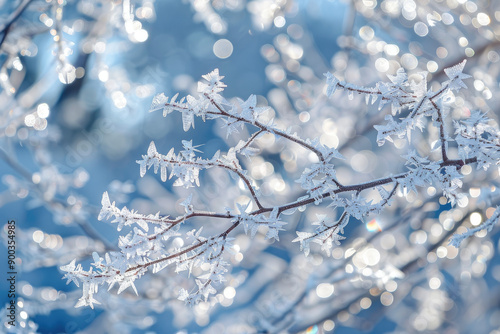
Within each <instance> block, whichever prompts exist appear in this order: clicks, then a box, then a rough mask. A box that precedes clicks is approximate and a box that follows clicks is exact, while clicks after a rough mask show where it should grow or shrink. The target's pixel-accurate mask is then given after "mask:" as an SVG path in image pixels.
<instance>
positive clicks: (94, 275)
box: [61, 61, 500, 307]
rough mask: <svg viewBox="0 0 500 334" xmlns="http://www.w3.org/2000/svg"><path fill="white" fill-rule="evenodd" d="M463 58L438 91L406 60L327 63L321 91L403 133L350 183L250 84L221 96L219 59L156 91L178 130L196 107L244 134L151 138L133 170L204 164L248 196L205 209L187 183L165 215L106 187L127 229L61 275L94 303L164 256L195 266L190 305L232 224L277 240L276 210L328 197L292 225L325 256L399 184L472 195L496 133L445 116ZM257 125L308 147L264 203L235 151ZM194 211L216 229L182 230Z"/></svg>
mask: <svg viewBox="0 0 500 334" xmlns="http://www.w3.org/2000/svg"><path fill="white" fill-rule="evenodd" d="M464 66H465V61H463V62H461V63H459V64H457V65H455V66H453V67H451V68H448V69H445V74H446V75H447V77H448V80H447V81H445V82H442V83H441V84H440V86H439V88H438V89H436V90H432V89H429V88H428V87H427V81H426V78H427V73H423V72H422V73H417V74H416V75H415V76H414V77H416V78H417V79H418V80H409V78H408V76H407V74H406V73H405V72H404V70H403V69H399V70H398V71H397V74H396V75H395V76H389V79H390V82H379V83H377V84H376V86H375V87H361V86H357V85H354V84H351V83H347V82H344V81H340V80H338V79H337V78H336V77H335V76H333V75H332V74H331V73H326V74H325V76H326V84H327V87H326V94H327V96H328V97H330V96H331V95H332V94H334V92H335V91H336V90H345V91H347V92H348V94H349V95H350V97H351V96H352V95H353V94H362V95H364V96H366V102H367V103H372V104H373V103H377V102H378V105H379V109H380V110H382V109H383V108H384V107H385V106H386V105H390V107H391V113H390V114H388V115H387V116H385V122H384V123H383V124H379V125H375V129H376V131H377V136H376V142H377V143H378V145H379V146H382V145H386V144H387V142H394V141H395V140H396V139H398V140H401V139H403V140H406V141H407V145H406V147H407V152H406V153H405V154H403V155H402V156H401V158H400V160H399V161H395V163H399V165H400V172H399V173H398V174H390V175H386V176H384V177H382V178H377V179H373V180H371V181H367V182H361V183H355V184H345V183H344V182H343V180H342V178H341V177H338V175H337V174H338V173H337V168H336V166H338V164H341V163H342V160H343V159H344V158H343V156H342V155H341V154H340V153H339V152H338V151H337V150H336V149H335V148H332V147H328V146H326V145H324V144H322V143H321V142H320V140H319V139H318V138H312V139H309V138H307V139H305V138H301V137H300V136H299V135H298V134H297V133H295V132H292V130H291V129H282V128H280V127H279V126H278V125H277V123H278V122H277V121H275V120H274V119H269V118H267V117H266V112H267V111H268V110H267V109H268V108H266V107H262V106H258V104H257V98H256V96H255V95H250V97H248V99H246V100H240V99H236V100H231V101H229V100H227V99H226V98H224V96H223V95H222V92H223V91H224V88H225V87H226V84H224V83H223V81H222V79H223V78H224V77H223V76H221V75H220V74H219V71H218V70H217V69H216V70H214V71H212V72H211V73H209V74H207V75H204V76H203V79H204V80H203V81H201V82H199V83H198V93H199V94H198V96H191V95H189V96H187V97H185V98H181V99H180V100H179V99H178V95H175V96H173V97H171V98H168V97H166V96H165V95H164V94H159V95H157V96H156V97H155V98H154V99H153V103H152V106H151V109H150V111H157V110H162V111H163V115H164V116H167V115H168V114H170V113H172V112H174V111H177V112H180V113H181V114H182V125H183V128H184V131H188V130H189V129H190V128H191V127H193V128H194V125H195V117H200V118H202V119H203V121H206V120H216V119H219V121H220V123H221V124H222V126H223V128H225V130H226V133H227V135H228V136H229V135H233V134H238V135H239V136H240V138H241V137H244V139H240V140H239V142H238V143H237V144H236V145H235V146H234V147H230V148H229V149H228V150H227V151H226V152H220V151H217V152H215V154H213V155H211V157H204V156H202V152H201V151H200V149H199V145H196V144H202V143H193V142H192V141H182V147H183V148H182V150H180V151H178V152H175V150H174V149H173V148H172V149H171V150H170V151H169V152H168V153H167V154H162V153H159V152H158V151H157V148H156V146H155V144H154V143H153V142H151V144H150V145H149V148H148V149H147V152H146V154H145V155H143V156H142V159H141V160H138V161H137V163H138V164H139V166H140V167H139V169H140V175H141V176H144V175H145V174H146V173H147V171H148V170H149V169H152V170H153V171H154V173H155V174H156V173H159V174H160V177H161V180H162V181H163V182H167V180H170V179H174V181H173V182H174V183H173V185H174V186H181V187H184V188H192V187H200V186H201V185H200V183H201V182H200V177H201V174H203V171H204V170H206V169H213V168H216V169H223V170H226V171H227V172H228V173H230V174H231V175H232V176H233V177H234V178H235V179H237V180H238V182H239V184H240V185H241V187H240V188H241V189H242V191H243V192H245V193H246V194H247V195H248V196H249V198H250V199H251V201H250V202H248V203H247V204H245V205H237V207H236V208H224V210H222V211H220V212H208V211H203V210H198V209H197V208H196V206H195V204H193V203H194V202H193V198H192V194H191V195H190V196H189V197H187V198H185V199H183V201H182V203H181V205H182V207H183V208H184V213H183V214H182V215H179V216H177V217H169V216H160V214H158V213H157V214H140V213H138V212H135V211H134V210H130V209H128V208H126V207H123V208H121V209H120V208H118V207H116V205H115V202H112V201H111V200H110V198H109V196H108V193H104V195H103V197H102V209H101V213H100V215H99V220H110V221H111V223H116V224H117V229H118V230H119V231H121V230H122V229H126V230H127V231H128V232H127V234H126V235H124V236H122V237H120V240H119V251H111V252H108V253H106V254H104V255H103V257H101V256H99V255H98V254H97V253H94V255H93V258H94V261H93V263H92V264H91V267H90V269H88V270H84V269H83V268H82V266H81V265H79V264H78V265H77V264H75V261H73V262H71V263H70V264H68V265H66V266H64V267H62V268H61V269H62V270H63V271H65V272H66V275H65V276H64V277H65V278H66V279H68V282H71V281H73V282H74V283H75V284H77V285H80V284H81V286H82V287H83V296H82V297H81V299H80V300H79V302H78V303H77V305H76V307H78V306H90V307H93V305H94V304H97V303H99V302H98V301H97V300H96V299H95V298H94V294H95V293H96V292H97V290H98V288H99V287H100V286H101V285H107V286H108V287H109V289H111V287H113V285H115V284H118V286H119V288H118V293H120V292H122V291H123V290H125V289H126V288H127V287H131V288H132V289H134V291H135V292H136V293H137V290H136V288H135V286H134V282H135V281H136V280H137V279H139V278H140V277H141V276H143V275H145V274H147V273H148V272H149V271H151V272H152V273H153V274H154V273H157V272H158V271H160V270H163V269H164V268H166V267H173V268H174V270H175V271H176V272H182V271H187V273H188V275H194V276H195V277H194V283H195V284H191V288H182V289H181V290H180V291H179V295H178V298H179V299H180V300H183V301H185V302H186V303H187V304H197V303H199V302H200V301H206V300H207V299H208V298H209V296H210V295H212V294H214V293H216V291H217V288H218V284H219V283H221V282H224V274H225V273H226V272H227V271H228V270H229V261H228V257H229V255H228V253H230V252H232V251H233V249H234V247H233V244H232V237H231V233H232V232H233V231H234V230H235V229H238V228H241V227H240V225H241V226H242V227H243V229H244V231H245V233H247V234H248V235H250V236H251V237H252V238H253V237H254V236H255V235H256V234H257V233H263V235H264V236H265V238H266V239H271V240H272V241H279V234H280V231H283V230H285V228H286V224H287V223H286V222H285V220H284V218H283V215H284V214H285V215H291V214H293V213H294V212H295V210H297V209H300V211H304V209H305V208H306V207H308V206H309V207H312V206H322V207H326V208H327V210H328V212H329V214H326V215H317V219H316V220H315V221H314V222H311V223H310V225H311V226H310V227H307V226H306V227H305V230H301V231H297V232H296V234H297V237H296V238H295V239H294V240H293V241H294V242H298V244H299V246H300V249H301V250H303V251H304V253H305V255H308V254H309V253H310V252H311V247H313V246H314V245H315V244H318V245H319V248H320V249H321V251H323V252H324V253H325V254H327V255H328V256H330V255H331V254H332V250H333V249H334V248H335V246H336V245H339V244H340V243H341V241H342V240H343V239H345V236H344V235H343V234H344V230H345V228H346V227H347V225H348V223H349V222H350V221H353V220H356V221H360V222H362V223H365V222H366V220H367V218H369V217H370V219H371V218H373V217H377V215H378V214H380V213H381V212H382V210H384V208H385V207H386V206H389V205H391V203H393V202H394V201H395V200H397V199H396V197H398V196H397V195H398V194H399V195H400V196H403V197H404V196H411V195H412V194H416V193H417V192H418V191H421V188H422V187H429V186H433V187H435V188H436V189H439V190H440V191H441V193H442V194H443V196H445V197H446V198H447V199H448V201H449V202H450V203H451V205H452V206H454V205H460V204H461V203H463V202H464V201H467V196H468V194H467V193H466V192H462V186H463V182H464V180H463V178H464V175H463V173H462V169H463V167H464V166H466V165H475V166H476V168H477V169H484V170H486V169H488V168H490V167H492V166H498V165H499V163H500V138H499V131H498V129H497V128H496V127H494V126H492V122H491V120H490V119H489V118H488V117H487V116H486V115H485V114H484V113H482V112H480V111H471V112H470V116H469V117H467V118H463V119H461V120H455V121H452V120H451V118H450V117H449V115H450V103H449V99H450V97H453V96H454V94H457V93H458V92H459V91H460V90H461V89H463V88H467V86H466V85H465V83H464V80H465V79H468V78H469V77H470V76H469V75H467V74H464V73H463V69H464ZM381 112H383V111H381ZM416 130H418V131H419V132H422V131H434V132H435V133H437V138H438V139H437V140H436V141H435V142H433V143H428V145H429V146H431V148H432V150H434V151H437V152H438V153H439V158H438V159H435V158H432V157H429V156H422V155H420V154H419V149H418V145H417V144H418V143H417V144H416V143H414V142H412V134H413V133H414V132H415V131H416ZM247 133H248V135H247ZM263 135H273V136H275V137H276V138H277V139H280V138H281V139H282V140H284V141H290V142H292V143H294V145H296V146H297V147H302V149H305V150H306V151H308V152H309V153H310V155H312V156H313V157H314V159H312V161H313V162H311V163H309V165H308V166H307V167H306V168H304V170H303V171H302V173H301V175H300V176H298V178H296V182H297V183H299V184H300V186H301V189H302V194H300V196H298V197H297V198H295V199H291V200H290V201H288V202H287V203H282V204H278V205H267V203H266V202H272V201H271V200H270V199H269V198H266V196H263V195H262V194H261V192H260V191H259V186H258V183H257V181H256V180H254V179H253V178H252V177H251V173H249V172H248V171H247V170H245V169H244V168H243V167H242V164H243V163H240V159H242V158H245V159H252V158H253V156H255V155H258V154H259V149H258V148H256V147H255V145H254V144H255V141H256V140H257V139H258V138H259V137H261V136H263ZM452 147H453V152H454V153H452V152H451V148H452ZM456 152H458V154H457V153H456ZM453 155H457V156H453ZM243 165H244V164H243ZM166 209H168V208H166ZM499 212H500V211H499V209H498V208H497V209H496V211H494V213H493V214H492V215H490V217H489V219H488V220H487V221H485V222H484V223H483V224H482V225H480V226H478V227H476V228H474V229H470V230H468V231H467V232H466V233H464V234H458V235H454V236H453V237H452V238H451V241H450V243H451V244H452V245H454V246H456V247H459V246H460V244H461V242H463V240H464V239H465V238H467V237H469V236H471V235H472V234H473V233H475V232H478V231H480V230H482V229H486V230H488V231H490V230H491V229H492V228H493V226H494V225H495V224H496V223H497V222H498V219H499V216H500V213H499ZM195 217H202V218H206V219H212V220H217V221H218V222H219V221H220V224H219V225H217V226H220V230H219V232H218V233H215V234H213V233H205V231H204V229H203V226H201V227H199V228H197V229H193V230H190V231H188V232H187V231H186V228H185V227H184V226H185V225H186V222H187V221H189V220H191V219H192V218H195ZM313 226H314V227H313ZM301 229H302V228H301ZM281 242H284V241H281ZM314 247H316V246H314ZM195 273H196V274H195Z"/></svg>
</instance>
